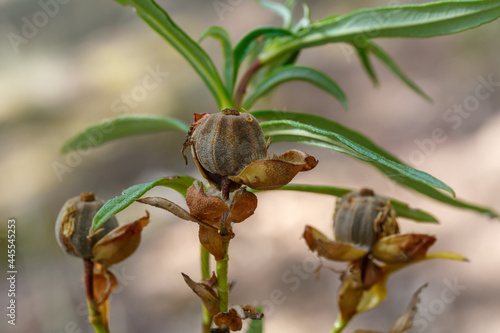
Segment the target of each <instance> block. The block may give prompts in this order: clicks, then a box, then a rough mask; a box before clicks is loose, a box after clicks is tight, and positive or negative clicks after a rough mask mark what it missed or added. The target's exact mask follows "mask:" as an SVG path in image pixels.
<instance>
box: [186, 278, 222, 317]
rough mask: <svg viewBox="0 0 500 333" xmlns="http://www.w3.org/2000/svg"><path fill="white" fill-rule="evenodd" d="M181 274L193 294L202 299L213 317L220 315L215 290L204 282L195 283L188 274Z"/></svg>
mask: <svg viewBox="0 0 500 333" xmlns="http://www.w3.org/2000/svg"><path fill="white" fill-rule="evenodd" d="M181 274H182V276H183V277H184V281H185V282H186V284H187V285H188V286H189V288H191V290H193V292H194V293H195V294H196V295H198V297H199V298H200V299H201V301H202V302H203V305H205V307H206V308H207V310H208V312H209V313H210V314H211V315H212V316H215V315H216V314H217V313H219V299H218V298H217V293H216V292H215V290H214V288H213V287H211V286H209V285H208V284H206V283H203V282H202V283H197V282H194V281H193V280H192V279H191V278H190V277H189V276H187V275H186V274H184V273H181Z"/></svg>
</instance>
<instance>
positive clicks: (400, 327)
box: [388, 283, 427, 333]
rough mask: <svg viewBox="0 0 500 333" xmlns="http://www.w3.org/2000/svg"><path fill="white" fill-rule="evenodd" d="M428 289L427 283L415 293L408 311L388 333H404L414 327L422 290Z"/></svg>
mask: <svg viewBox="0 0 500 333" xmlns="http://www.w3.org/2000/svg"><path fill="white" fill-rule="evenodd" d="M425 287H427V283H426V284H424V285H423V286H421V287H420V288H418V289H417V291H415V292H414V293H413V296H412V298H411V301H410V304H409V305H408V308H407V309H406V311H405V312H404V313H403V314H402V315H401V316H399V317H398V319H396V321H395V322H394V324H393V325H392V327H391V329H390V330H389V332H388V333H403V332H405V331H407V330H409V329H410V328H412V327H413V319H414V318H415V315H416V314H417V304H418V302H419V296H420V292H421V291H422V289H424V288H425Z"/></svg>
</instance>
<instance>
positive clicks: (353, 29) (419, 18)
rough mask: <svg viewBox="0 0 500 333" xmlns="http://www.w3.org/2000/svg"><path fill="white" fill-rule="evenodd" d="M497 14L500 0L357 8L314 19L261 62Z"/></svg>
mask: <svg viewBox="0 0 500 333" xmlns="http://www.w3.org/2000/svg"><path fill="white" fill-rule="evenodd" d="M499 16H500V0H490V1H443V2H431V3H425V4H417V5H402V6H389V7H379V8H366V9H361V10H356V11H353V12H351V13H348V14H346V15H341V16H337V17H334V18H328V19H325V20H322V21H319V22H316V23H314V24H313V25H312V26H311V27H310V29H306V30H303V31H301V32H299V33H297V34H296V35H294V36H291V37H287V38H282V39H281V40H280V41H279V42H278V41H277V42H276V43H275V44H274V45H273V47H272V48H269V49H268V50H267V51H265V52H263V53H261V54H260V56H259V59H260V61H261V63H263V64H265V63H268V62H270V61H272V60H273V59H275V58H278V57H280V56H281V55H283V54H285V53H289V52H293V51H296V50H299V49H303V48H308V47H313V46H318V45H323V44H326V43H334V42H351V43H353V42H354V43H355V42H356V41H357V40H358V39H360V38H361V39H363V38H370V39H373V38H384V37H418V38H425V37H433V36H440V35H448V34H454V33H458V32H461V31H464V30H468V29H472V28H475V27H478V26H480V25H482V24H485V23H488V22H490V21H493V20H495V19H496V18H498V17H499Z"/></svg>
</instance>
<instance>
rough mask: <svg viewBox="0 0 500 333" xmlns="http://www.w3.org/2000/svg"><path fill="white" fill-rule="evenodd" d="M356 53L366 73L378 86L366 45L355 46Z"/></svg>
mask: <svg viewBox="0 0 500 333" xmlns="http://www.w3.org/2000/svg"><path fill="white" fill-rule="evenodd" d="M354 47H355V49H356V53H357V54H358V57H359V60H361V64H362V65H363V68H364V69H365V71H366V74H368V76H369V77H370V79H371V81H372V83H373V85H374V86H378V78H377V74H376V73H375V69H374V68H373V65H372V62H371V61H370V57H369V53H368V51H367V48H366V47H356V46H355V45H354Z"/></svg>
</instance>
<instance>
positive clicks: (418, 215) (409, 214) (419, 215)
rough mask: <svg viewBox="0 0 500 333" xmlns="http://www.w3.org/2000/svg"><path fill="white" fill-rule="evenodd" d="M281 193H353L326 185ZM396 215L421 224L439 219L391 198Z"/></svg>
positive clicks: (294, 186) (288, 187) (291, 186)
mask: <svg viewBox="0 0 500 333" xmlns="http://www.w3.org/2000/svg"><path fill="white" fill-rule="evenodd" d="M277 190H279V191H300V192H310V193H318V194H327V195H333V196H336V197H339V198H340V197H342V196H343V195H344V194H346V193H349V192H352V191H353V190H352V189H347V188H340V187H333V186H324V185H306V184H288V185H285V186H283V187H280V188H279V189H277ZM389 200H390V202H391V204H392V206H393V208H394V210H395V211H396V214H397V215H398V216H399V217H404V218H408V219H412V220H414V221H419V222H437V219H436V218H435V217H434V216H432V215H431V214H429V213H427V212H425V211H423V210H420V209H416V208H411V207H410V205H408V204H407V203H404V202H401V201H399V200H396V199H391V198H389Z"/></svg>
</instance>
